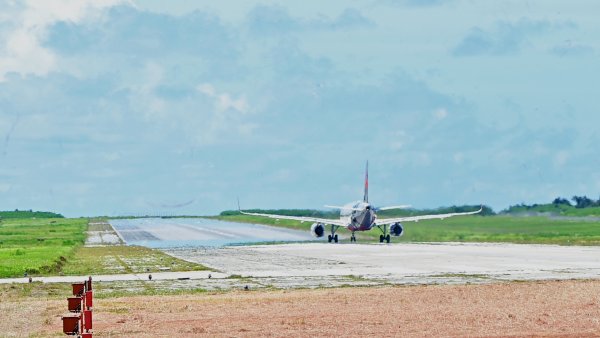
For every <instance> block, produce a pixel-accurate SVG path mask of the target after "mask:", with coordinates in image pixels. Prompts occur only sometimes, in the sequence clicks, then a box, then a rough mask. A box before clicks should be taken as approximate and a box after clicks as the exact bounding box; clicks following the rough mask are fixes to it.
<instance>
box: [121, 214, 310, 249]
mask: <svg viewBox="0 0 600 338" xmlns="http://www.w3.org/2000/svg"><path fill="white" fill-rule="evenodd" d="M110 224H111V225H112V226H113V228H114V229H115V230H116V231H117V232H118V234H119V236H120V237H121V238H122V239H123V240H124V241H125V242H126V243H127V244H130V245H132V244H135V245H141V246H147V247H151V248H175V247H219V246H224V245H232V244H248V243H264V242H298V241H309V240H315V238H314V237H312V236H311V235H310V233H309V232H305V231H297V230H291V229H284V228H278V227H271V226H266V225H259V224H247V223H233V222H223V221H217V220H211V219H203V218H166V219H163V218H144V219H119V220H111V221H110Z"/></svg>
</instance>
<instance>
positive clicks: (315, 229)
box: [310, 223, 325, 238]
mask: <svg viewBox="0 0 600 338" xmlns="http://www.w3.org/2000/svg"><path fill="white" fill-rule="evenodd" d="M310 233H311V234H312V235H313V236H315V237H317V238H318V237H323V236H324V235H325V225H323V224H322V223H314V224H313V225H311V226H310Z"/></svg>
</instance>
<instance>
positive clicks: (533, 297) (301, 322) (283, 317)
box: [0, 281, 600, 337]
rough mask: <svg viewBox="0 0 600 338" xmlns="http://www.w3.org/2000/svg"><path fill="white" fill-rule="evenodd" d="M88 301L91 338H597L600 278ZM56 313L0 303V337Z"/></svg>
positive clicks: (51, 327)
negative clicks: (91, 310) (28, 320)
mask: <svg viewBox="0 0 600 338" xmlns="http://www.w3.org/2000/svg"><path fill="white" fill-rule="evenodd" d="M94 305H95V307H94V332H95V334H94V336H97V337H196V336H200V337H257V336H260V337H300V336H302V337H306V336H317V337H337V336H343V337H349V336H356V337H410V336H415V337H429V336H445V337H446V336H478V337H479V336H560V337H564V336H572V337H586V336H590V337H591V336H597V337H600V281H559V282H517V283H501V284H488V285H459V286H456V285H428V286H401V287H375V288H369V287H362V288H337V289H318V290H287V291H283V290H276V291H231V292H226V293H217V294H195V295H189V296H136V297H122V298H113V299H98V300H96V302H95V304H94ZM64 308H66V301H60V300H52V301H47V302H41V301H37V302H23V300H9V301H8V302H6V301H5V302H0V317H3V318H1V319H2V320H1V321H0V332H2V334H1V335H0V336H27V335H29V334H34V336H61V334H60V329H61V320H60V316H61V315H63V314H65V311H64ZM26 318H32V319H33V324H32V325H27V324H25V323H26V320H25V319H26Z"/></svg>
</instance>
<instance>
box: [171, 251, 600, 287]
mask: <svg viewBox="0 0 600 338" xmlns="http://www.w3.org/2000/svg"><path fill="white" fill-rule="evenodd" d="M167 253H169V254H171V255H173V256H176V257H178V258H182V259H185V260H188V261H193V262H197V263H201V264H203V265H205V266H208V267H211V268H214V269H217V270H219V271H222V272H224V273H227V274H232V275H241V276H243V277H254V278H259V279H260V278H263V279H264V278H266V279H274V280H276V281H277V280H279V281H282V282H283V283H288V282H289V280H290V279H297V284H298V285H296V286H303V283H304V281H307V280H309V279H311V278H316V279H319V280H323V279H324V278H325V279H327V278H329V277H331V278H337V277H343V276H355V277H359V278H360V280H361V281H367V282H368V281H371V282H374V283H392V284H428V283H438V282H439V283H464V282H482V283H483V282H492V281H514V280H548V279H596V278H600V247H577V246H556V245H519V244H489V243H487V244H481V243H444V244H437V243H435V244H433V243H432V244H428V243H423V244H328V243H298V244H284V245H261V246H244V247H223V248H213V249H193V248H188V249H170V250H167ZM300 277H301V278H300ZM355 279H356V278H355ZM309 283H310V282H309ZM292 284H293V283H292Z"/></svg>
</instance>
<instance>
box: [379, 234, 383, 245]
mask: <svg viewBox="0 0 600 338" xmlns="http://www.w3.org/2000/svg"><path fill="white" fill-rule="evenodd" d="M379 243H383V235H379Z"/></svg>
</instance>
